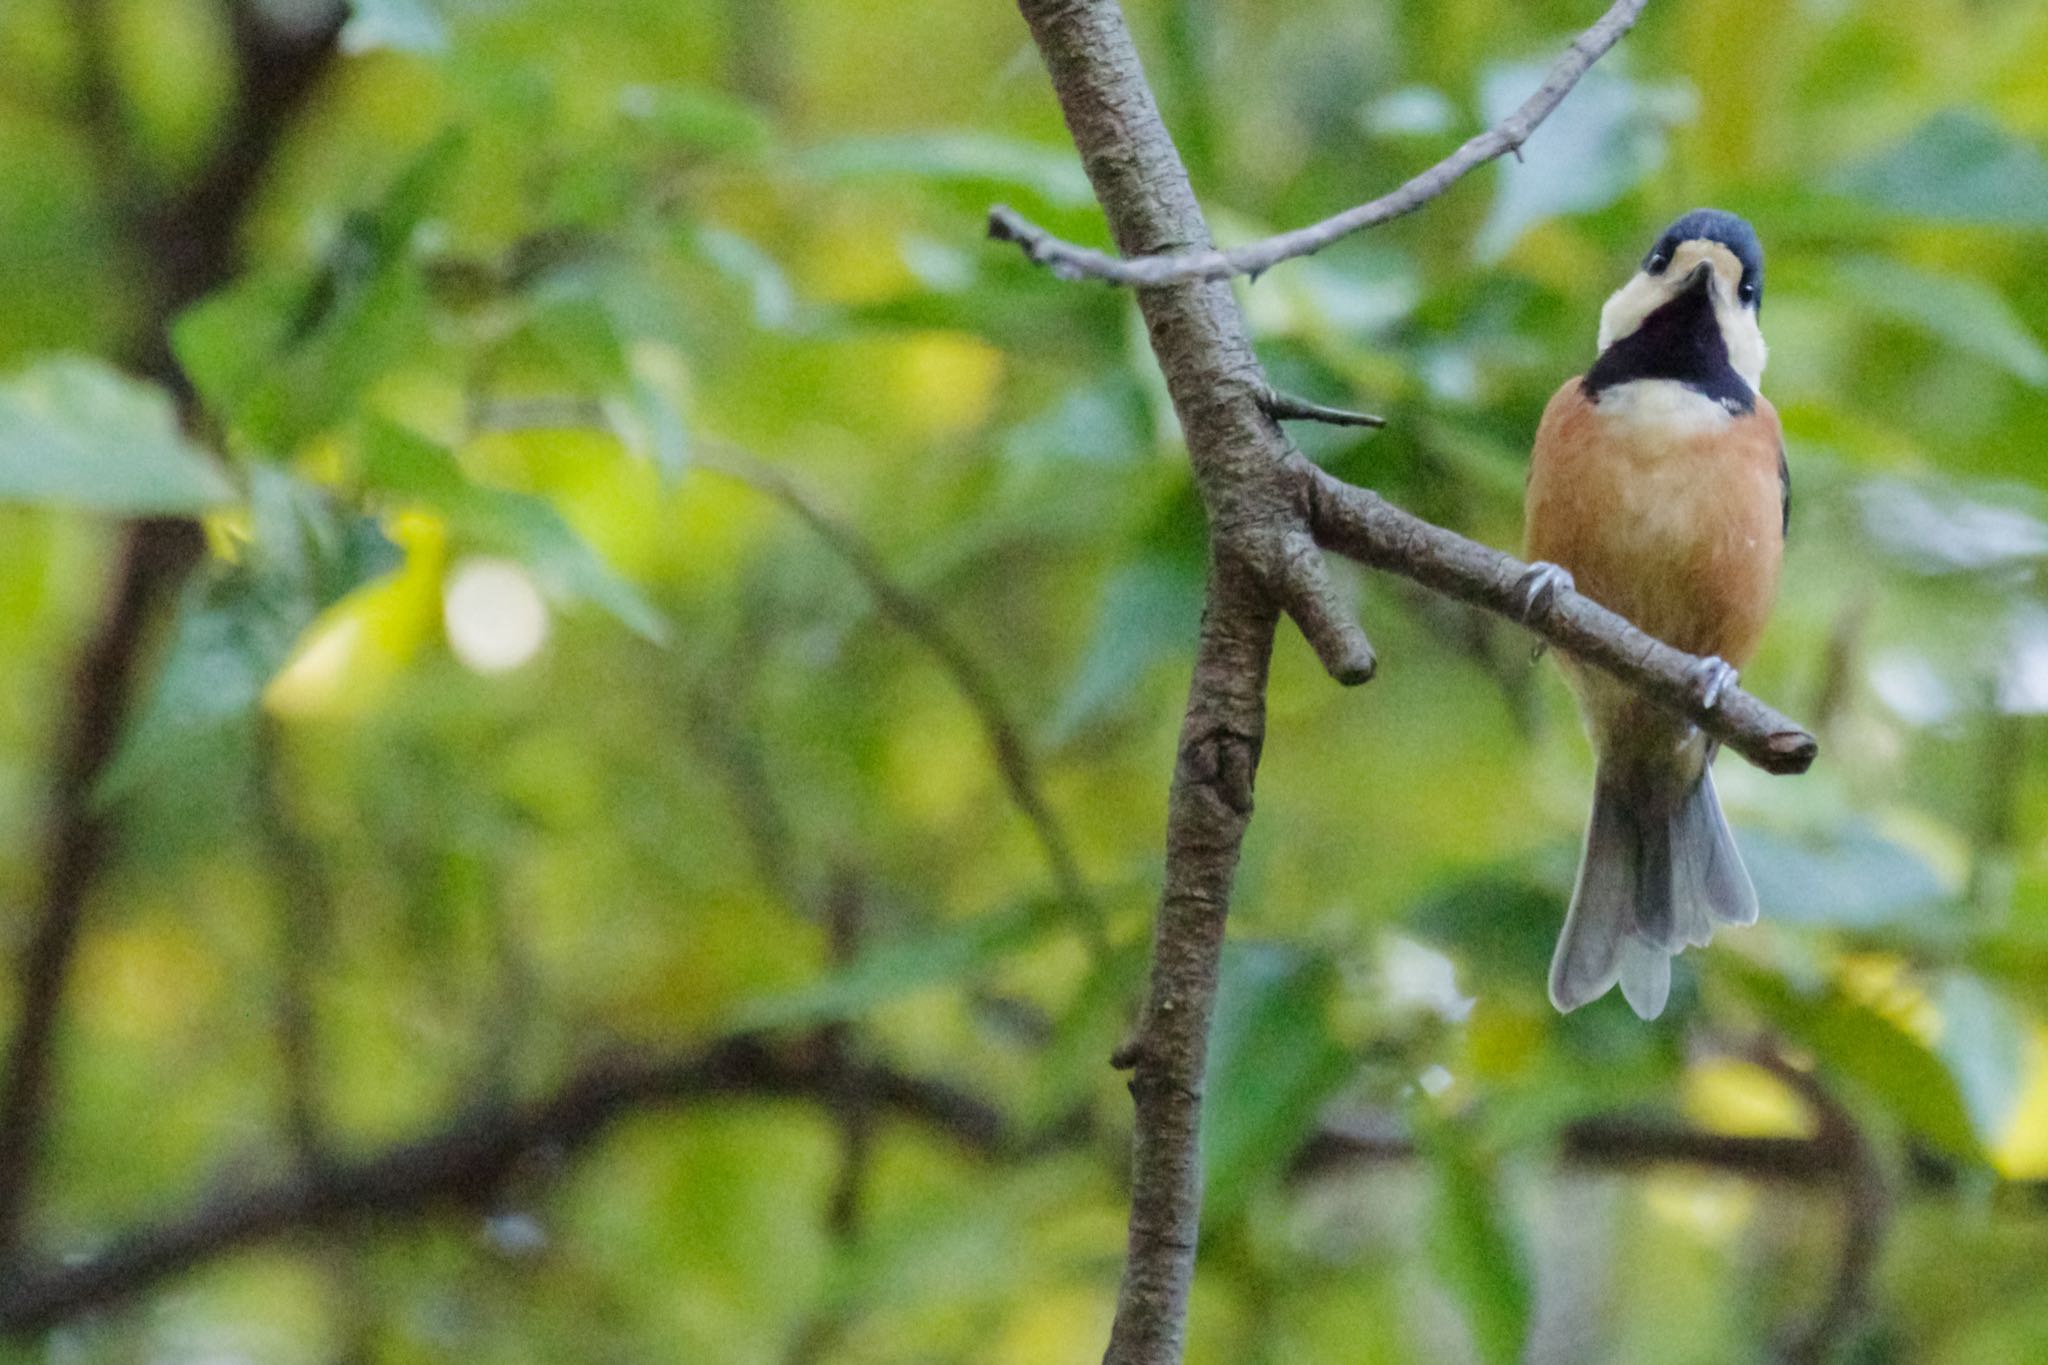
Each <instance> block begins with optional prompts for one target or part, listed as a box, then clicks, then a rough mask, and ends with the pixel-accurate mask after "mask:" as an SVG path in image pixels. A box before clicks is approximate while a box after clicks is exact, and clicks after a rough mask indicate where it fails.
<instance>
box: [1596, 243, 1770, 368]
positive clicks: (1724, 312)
mask: <svg viewBox="0 0 2048 1365" xmlns="http://www.w3.org/2000/svg"><path fill="white" fill-rule="evenodd" d="M1701 261H1705V262H1707V263H1708V264H1709V265H1711V266H1712V267H1713V269H1714V276H1713V279H1712V280H1711V281H1709V283H1708V289H1709V292H1710V294H1711V295H1712V298H1713V301H1714V320H1715V321H1716V322H1718V323H1719V324H1720V325H1721V340H1722V341H1723V342H1725V343H1726V344H1727V347H1728V363H1729V364H1730V365H1731V366H1733V367H1734V369H1735V373H1737V374H1739V375H1741V376H1742V378H1743V381H1744V382H1745V383H1747V384H1748V385H1749V386H1750V388H1752V389H1756V390H1758V391H1761V390H1762V388H1763V377H1764V361H1765V359H1766V358H1767V355H1766V351H1765V348H1764V334H1763V330H1762V329H1761V328H1759V327H1758V326H1757V322H1756V312H1755V310H1754V309H1750V308H1745V307H1743V306H1742V304H1741V303H1739V302H1737V296H1736V290H1737V289H1738V288H1739V287H1740V286H1741V284H1742V262H1741V261H1738V260H1736V259H1735V253H1734V252H1732V251H1730V250H1729V249H1728V248H1727V247H1725V246H1722V245H1721V244H1720V243H1719V242H1709V241H1701V240H1697V239H1696V240H1693V241H1690V242H1680V243H1679V244H1678V249H1677V250H1675V251H1673V252H1672V253H1671V264H1670V265H1668V266H1666V267H1664V272H1663V273H1662V274H1659V275H1652V274H1649V273H1648V272H1646V271H1641V270H1638V271H1637V272H1636V273H1635V275H1634V276H1633V277H1632V278H1631V279H1630V280H1629V282H1628V283H1627V284H1625V285H1623V286H1622V287H1621V288H1619V289H1617V290H1615V291H1614V294H1613V296H1612V297H1611V298H1609V299H1608V300H1607V306H1606V307H1604V308H1602V309H1601V310H1600V349H1601V350H1603V351H1604V350H1606V349H1607V348H1608V347H1609V346H1612V345H1613V344H1614V343H1615V342H1617V341H1619V340H1621V339H1622V338H1623V337H1625V336H1627V335H1628V334H1629V333H1630V332H1633V331H1635V330H1636V328H1638V327H1640V326H1642V325H1643V319H1644V318H1646V317H1648V316H1650V314H1652V313H1654V312H1656V311H1657V309H1659V308H1661V307H1663V306H1664V305H1665V304H1666V303H1669V302H1670V301H1671V300H1672V299H1673V298H1674V297H1676V295H1677V294H1678V291H1679V290H1681V289H1683V288H1684V287H1685V281H1686V277H1687V276H1689V275H1691V274H1692V272H1693V267H1694V266H1697V265H1698V264H1699V263H1700V262H1701Z"/></svg>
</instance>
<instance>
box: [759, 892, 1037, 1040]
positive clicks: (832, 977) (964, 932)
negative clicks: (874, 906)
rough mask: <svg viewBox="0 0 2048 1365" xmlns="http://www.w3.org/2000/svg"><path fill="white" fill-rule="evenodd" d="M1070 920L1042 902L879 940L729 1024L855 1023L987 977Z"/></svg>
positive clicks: (785, 1026) (770, 1026)
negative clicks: (845, 963)
mask: <svg viewBox="0 0 2048 1365" xmlns="http://www.w3.org/2000/svg"><path fill="white" fill-rule="evenodd" d="M1070 923H1071V920H1070V918H1069V916H1068V914H1067V912H1066V910H1065V908H1064V907H1063V906H1059V905H1056V904H1054V903H1052V902H1050V901H1042V900H1041V901H1035V902H1033V903H1031V904H1028V905H1025V906H1022V907H1020V908H1018V909H1016V910H1013V911H1010V912H1009V913H1007V914H996V915H981V916H977V917H976V918H974V919H971V920H966V921H964V922H962V923H959V924H952V925H947V926H945V927H944V928H941V929H937V930H934V931H932V932H930V933H922V934H916V935H913V936H911V937H909V938H905V939H901V940H899V941H896V942H893V943H892V942H880V943H876V944H873V945H871V946H870V947H868V948H867V949H866V950H865V951H863V952H862V953H861V955H860V957H859V958H857V959H856V960H855V961H854V962H852V963H851V964H850V965H848V966H846V967H844V968H842V969H841V970H839V971H836V972H832V973H830V974H828V975H826V976H824V977H822V978H820V979H819V980H817V981H815V982H812V983H811V984H809V985H806V986H803V987H800V988H799V989H797V990H793V991H789V992H785V993H782V994H777V995H772V996H768V997H766V998H764V999H761V1000H754V1001H749V1002H748V1003H746V1004H745V1005H742V1006H741V1007H740V1008H739V1010H738V1011H737V1012H736V1013H735V1014H734V1015H733V1017H732V1018H731V1019H730V1020H728V1021H727V1022H728V1026H729V1027H730V1028H732V1029H734V1030H738V1031H749V1030H758V1029H788V1028H805V1027H812V1026H815V1025H818V1024H827V1023H834V1022H837V1021H839V1020H844V1019H851V1018H855V1017H858V1016H860V1015H863V1014H867V1013H869V1012H871V1011H873V1010H875V1009H877V1008H879V1007H880V1006H883V1005H887V1004H890V1003H892V1002H893V1001H897V1000H901V999H903V998H904V997H906V996H910V995H915V994H917V993H918V992H921V991H928V990H934V989H937V988H939V987H942V986H949V985H952V984H954V983H955V982H958V981H962V980H965V979H968V978H970V977H973V976H975V975H977V974H980V973H983V972H986V971H988V970H989V969H990V968H992V967H994V966H995V965H996V964H998V963H1000V962H1001V961H1002V960H1003V959H1004V958H1006V957H1008V956H1009V955H1010V954H1012V953H1014V952H1016V951H1018V950H1019V949H1021V948H1025V947H1028V946H1030V945H1031V944H1033V943H1037V942H1040V941H1042V940H1043V939H1045V938H1046V937H1048V936H1049V935H1051V934H1054V933H1056V932H1059V931H1060V930H1061V929H1063V928H1065V927H1067V926H1068V925H1069V924H1070Z"/></svg>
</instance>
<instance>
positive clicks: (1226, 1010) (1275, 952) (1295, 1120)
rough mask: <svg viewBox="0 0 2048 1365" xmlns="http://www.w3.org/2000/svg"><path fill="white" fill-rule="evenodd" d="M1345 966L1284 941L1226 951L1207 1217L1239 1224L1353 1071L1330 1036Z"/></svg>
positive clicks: (1212, 1041)
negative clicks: (1339, 970)
mask: <svg viewBox="0 0 2048 1365" xmlns="http://www.w3.org/2000/svg"><path fill="white" fill-rule="evenodd" d="M1336 990H1337V969H1336V967H1335V965H1334V964H1333V963H1331V961H1330V960H1329V959H1328V958H1326V957H1323V956H1321V955H1319V954H1313V953H1309V952H1307V951H1304V950H1302V949H1299V948H1295V947H1291V946H1286V945H1282V944H1277V943H1233V944H1230V945H1229V946H1227V947H1226V948H1225V949H1224V951H1223V968H1222V981H1221V984H1220V986H1219V988H1218V991H1217V995H1216V1018H1215V1022H1214V1024H1213V1025H1212V1026H1211V1028H1210V1032H1209V1066H1208V1074H1207V1076H1206V1078H1205V1080H1204V1082H1203V1087H1202V1088H1203V1093H1204V1095H1205V1097H1206V1109H1205V1112H1204V1114H1203V1116H1202V1169H1203V1173H1204V1176H1203V1186H1204V1189H1205V1190H1206V1193H1205V1195H1204V1204H1205V1208H1206V1217H1207V1219H1208V1220H1209V1222H1210V1223H1211V1224H1212V1225H1221V1224H1223V1223H1227V1222H1229V1221H1230V1220H1231V1219H1232V1218H1233V1217H1235V1216H1236V1215H1237V1214H1238V1213H1239V1212H1240V1211H1241V1210H1242V1209H1243V1208H1244V1206H1245V1203H1246V1201H1247V1200H1248V1199H1250V1197H1251V1196H1252V1194H1253V1193H1254V1192H1256V1191H1257V1190H1258V1188H1259V1187H1260V1186H1261V1185H1262V1184H1264V1183H1265V1182H1266V1181H1267V1180H1268V1179H1270V1178H1273V1177H1275V1176H1277V1175H1279V1174H1280V1173H1281V1171H1282V1170H1283V1169H1284V1168H1285V1167H1286V1165H1287V1162H1288V1161H1289V1159H1291V1158H1292V1156H1293V1155H1294V1153H1295V1151H1296V1150H1297V1149H1298V1148H1299V1146H1300V1143H1301V1139H1302V1138H1303V1136H1305V1135H1306V1134H1307V1133H1308V1131H1309V1129H1310V1128H1311V1127H1313V1126H1314V1124H1315V1121H1316V1117H1317V1115H1318V1114H1319V1113H1320V1112H1321V1110H1322V1107H1323V1104H1324V1102H1325V1101H1326V1100H1328V1099H1329V1097H1330V1095H1331V1092H1333V1091H1334V1090H1335V1089H1336V1088H1337V1087H1338V1086H1339V1085H1341V1084H1342V1083H1343V1082H1344V1080H1345V1078H1346V1077H1347V1076H1349V1075H1350V1074H1351V1070H1352V1063H1351V1057H1350V1054H1349V1053H1348V1052H1347V1051H1346V1050H1345V1049H1344V1048H1343V1047H1342V1046H1341V1045H1339V1043H1338V1042H1337V1040H1336V1039H1335V1038H1334V1037H1333V1036H1332V1035H1331V1033H1330V1026H1329V1014H1330V1008H1331V1005H1332V1003H1333V1001H1334V998H1335V995H1336Z"/></svg>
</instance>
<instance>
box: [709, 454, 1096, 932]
mask: <svg viewBox="0 0 2048 1365" xmlns="http://www.w3.org/2000/svg"><path fill="white" fill-rule="evenodd" d="M698 463H699V464H701V465H702V466H703V467H704V468H706V469H709V470H712V471H714V472H716V473H719V474H722V475H724V476H725V477H727V478H729V479H734V480H737V481H738V482H740V483H744V484H746V485H747V486H748V487H750V488H753V489H756V490H757V491H759V492H762V493H765V494H767V495H768V496H769V497H771V498H774V499H775V500H776V501H777V502H779V503H781V504H782V505H783V506H784V507H787V508H788V509H789V510H790V511H791V512H792V513H794V514H795V515H796V517H797V519H798V520H799V521H801V522H803V523H804V525H806V526H808V527H810V528H811V530H812V531H813V532H814V533H816V535H817V536H818V538H819V539H820V540H822V541H824V542H825V544H826V545H828V546H830V547H831V549H832V550H833V552H834V553H835V554H837V555H838V556H839V557H840V558H841V559H843V560H845V561H846V563H847V565H848V566H849V567H850V568H851V569H852V570H853V571H854V574H855V575H856V576H857V577H858V578H859V579H860V581H861V584H862V586H863V587H865V588H866V589H867V591H868V595H869V596H870V597H871V598H873V599H874V602H875V605H876V607H877V608H879V609H880V611H881V612H882V614H883V615H884V616H885V617H887V618H888V619H889V620H890V622H891V623H893V624H894V625H896V626H897V627H898V628H900V629H901V630H903V631H904V632H905V633H906V634H908V635H909V636H910V637H911V638H912V639H914V640H916V641H917V642H918V643H920V644H922V645H923V646H924V647H925V649H926V650H927V651H929V652H930V654H931V655H932V657H933V658H934V659H936V660H937V661H938V663H939V666H940V667H941V668H942V669H944V670H945V672H946V675H947V676H948V677H950V678H951V679H952V680H953V686H954V687H955V689H956V690H958V691H959V693H960V695H961V697H962V698H963V699H964V700H965V701H966V702H967V705H968V707H969V709H971V710H972V711H973V712H974V715H975V718H976V719H977V720H979V721H980V722H981V728H982V733H983V734H984V735H985V736H986V737H987V740H988V746H989V749H990V751H991V752H992V753H993V754H994V755H995V761H996V771H997V772H998V773H999V774H1000V775H1001V777H1002V780H1003V786H1004V788H1005V789H1006V790H1007V791H1008V792H1009V795H1010V800H1011V803H1012V804H1013V805H1015V806H1016V807H1017V809H1018V811H1019V812H1020V813H1021V814H1022V815H1023V816H1024V819H1025V820H1026V822H1027V823H1029V824H1030V826H1031V830H1032V833H1033V834H1034V835H1036V836H1037V839H1038V843H1039V847H1040V848H1041V849H1042V850H1043V852H1044V854H1045V859H1046V863H1047V864H1048V865H1049V866H1050V868H1051V870H1052V877H1053V884H1054V886H1055V887H1056V888H1057V890H1058V892H1059V895H1060V898H1061V899H1062V900H1063V901H1065V902H1066V904H1067V905H1068V906H1069V907H1070V908H1071V909H1072V910H1073V911H1074V914H1075V916H1076V918H1077V920H1078V922H1079V924H1080V927H1081V929H1082V931H1083V932H1084V933H1085V934H1087V935H1088V937H1089V939H1090V940H1091V942H1092V943H1093V944H1094V945H1095V946H1096V947H1098V948H1099V947H1101V946H1102V945H1103V944H1104V943H1105V942H1106V933H1107V930H1106V926H1105V925H1104V923H1103V919H1102V911H1101V907H1100V906H1099V905H1098V904H1097V903H1096V901H1095V897H1094V896H1093V894H1092V893H1091V892H1090V891H1089V890H1088V884H1087V882H1086V880H1085V879H1083V877H1082V876H1081V866H1080V863H1079V861H1078V860H1077V859H1076V858H1075V856H1074V850H1073V845H1072V843H1071V842H1070V841H1069V839H1068V837H1067V833H1066V830H1065V829H1064V828H1063V827H1062V826H1061V824H1060V822H1059V819H1058V817H1057V816H1055V815H1054V814H1053V810H1052V804H1051V803H1050V802H1049V801H1048V800H1047V799H1046V797H1045V784H1044V781H1043V779H1042V778H1041V777H1040V775H1039V772H1038V762H1037V760H1036V759H1035V758H1034V757H1033V756H1032V753H1031V748H1030V746H1029V745H1028V744H1026V743H1025V741H1024V735H1023V732H1022V731H1021V730H1020V729H1019V728H1018V726H1017V724H1016V722H1015V721H1013V720H1011V719H1010V714H1009V710H1008V708H1007V706H1006V705H1005V703H1004V701H1003V698H1002V692H1001V690H1000V689H999V688H998V687H997V686H996V681H995V678H994V676H993V675H992V674H991V673H990V672H989V671H988V669H987V668H985V667H984V666H983V665H982V663H981V661H980V660H978V659H976V658H975V657H974V654H973V653H972V652H971V651H970V650H969V649H968V648H967V646H966V645H965V644H964V643H962V642H961V640H960V637H959V636H957V635H955V634H954V633H953V631H952V629H951V627H949V626H947V624H946V623H945V621H944V619H943V618H942V617H941V616H940V615H939V612H938V609H937V608H936V607H935V606H933V605H932V604H931V603H930V602H928V601H926V600H925V599H924V598H923V597H921V596H919V595H918V594H917V593H916V592H914V591H913V590H912V589H910V588H908V587H905V586H904V585H903V584H902V583H901V582H900V581H899V580H898V579H897V578H896V577H895V575H893V574H892V573H890V571H889V568H888V566H887V565H886V564H884V563H883V562H882V557H881V555H880V554H879V553H877V552H876V550H875V547H874V546H873V545H872V544H870V543H869V542H868V540H867V538H866V537H865V536H863V535H862V534H861V533H860V532H859V531H858V530H856V529H855V528H854V527H853V526H851V525H850V524H849V523H847V522H846V521H845V520H843V519H842V518H840V517H838V516H837V515H835V514H833V513H832V512H829V511H827V510H826V509H825V507H824V506H823V505H822V504H821V503H819V502H818V500H817V499H816V498H814V497H812V496H811V495H810V494H808V493H806V492H805V491H804V490H803V489H801V488H799V487H798V486H797V485H796V483H795V482H794V481H793V480H791V479H790V478H789V477H788V476H787V475H786V474H784V473H782V472H781V471H780V470H778V469H776V468H774V467H773V466H771V465H768V464H766V463H764V462H763V461H761V460H758V459H756V458H755V457H753V456H752V455H749V454H747V453H746V452H744V451H741V450H736V449H734V448H732V447H730V446H719V447H716V448H711V449H701V448H700V450H699V453H698Z"/></svg>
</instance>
